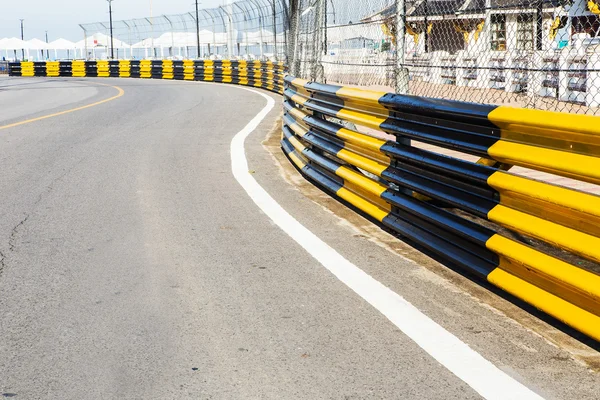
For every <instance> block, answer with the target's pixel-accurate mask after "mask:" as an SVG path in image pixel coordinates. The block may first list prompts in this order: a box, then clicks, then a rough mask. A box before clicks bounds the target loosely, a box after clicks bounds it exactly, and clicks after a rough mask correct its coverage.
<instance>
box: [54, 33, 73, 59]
mask: <svg viewBox="0 0 600 400" xmlns="http://www.w3.org/2000/svg"><path fill="white" fill-rule="evenodd" d="M48 48H49V49H54V58H56V59H58V50H66V51H67V58H71V57H70V52H71V51H73V53H74V55H75V53H76V49H77V47H76V46H75V43H73V42H71V41H70V40H66V39H63V38H60V39H56V40H55V41H53V42H50V43H48Z"/></svg>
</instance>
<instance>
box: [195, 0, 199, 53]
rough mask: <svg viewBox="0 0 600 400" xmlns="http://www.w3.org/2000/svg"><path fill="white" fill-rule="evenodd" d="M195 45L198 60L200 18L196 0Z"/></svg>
mask: <svg viewBox="0 0 600 400" xmlns="http://www.w3.org/2000/svg"><path fill="white" fill-rule="evenodd" d="M196 45H197V46H198V60H199V59H200V16H199V14H198V0H196Z"/></svg>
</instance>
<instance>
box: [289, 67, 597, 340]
mask: <svg viewBox="0 0 600 400" xmlns="http://www.w3.org/2000/svg"><path fill="white" fill-rule="evenodd" d="M344 122H350V123H352V124H354V125H353V126H351V127H348V126H349V125H348V124H347V123H346V124H344ZM356 126H359V128H356V129H354V127H356ZM361 127H362V128H368V129H361ZM371 130H377V131H380V132H385V133H387V134H389V135H393V136H395V137H396V140H383V139H380V138H378V137H376V136H373V135H370V134H367V133H365V132H372V131H371ZM382 137H384V136H382ZM403 139H412V140H415V141H420V142H425V143H429V144H433V145H436V146H439V147H444V148H447V149H452V150H457V151H460V152H463V153H467V154H471V155H477V156H481V157H483V159H482V161H484V162H479V163H473V162H468V161H464V160H461V159H457V158H453V157H449V156H446V155H441V154H438V153H435V152H432V151H427V150H423V149H419V148H416V147H413V146H410V145H407V144H405V143H406V140H403ZM281 145H282V148H283V150H284V151H285V153H286V154H287V155H288V157H289V159H290V160H291V161H292V162H293V164H295V166H296V167H297V168H298V169H299V170H300V171H301V172H302V173H303V174H304V175H305V176H306V177H307V178H309V179H310V180H311V181H313V182H314V183H315V184H317V185H318V186H320V187H322V188H323V189H325V190H326V191H329V192H330V193H331V194H333V195H335V196H336V197H338V198H340V199H342V200H343V201H345V202H346V203H347V204H350V205H351V206H353V207H354V208H355V209H358V210H359V211H361V212H362V213H363V214H365V215H367V216H369V217H370V218H372V219H374V220H376V221H378V222H379V223H380V224H382V225H383V226H385V227H386V228H387V229H389V230H391V231H392V232H394V233H395V234H397V235H400V236H402V237H404V238H408V239H409V240H410V241H412V242H414V243H416V244H418V245H420V246H422V247H423V248H425V249H427V250H428V251H430V252H431V253H433V254H434V255H436V256H437V257H438V258H440V259H442V260H444V261H445V262H447V263H449V264H451V265H453V266H455V267H458V268H460V269H461V270H463V271H464V272H466V273H467V274H470V275H472V276H476V277H479V278H483V279H485V280H487V281H489V282H491V283H492V284H494V285H495V286H497V287H499V288H501V289H503V290H505V291H506V292H508V293H510V294H512V295H514V296H516V297H518V298H520V299H522V300H524V301H525V302H527V303H529V304H531V305H533V306H535V307H536V308H538V309H540V310H542V311H544V312H545V313H547V314H549V315H551V316H553V317H555V318H557V319H558V320H560V321H562V322H564V323H566V324H567V325H570V326H571V327H573V328H575V329H577V330H579V331H580V332H582V333H584V334H586V335H588V336H589V337H591V338H593V339H595V340H597V341H600V275H597V274H596V273H594V272H592V271H593V270H594V269H596V270H597V271H600V268H582V267H580V266H579V265H580V264H582V263H583V264H584V265H587V264H586V263H589V264H590V265H592V266H596V267H597V266H598V264H597V263H600V197H598V196H595V195H593V194H589V193H584V192H580V191H576V190H572V189H568V188H565V187H560V186H555V185H552V184H549V183H545V182H541V181H537V180H533V179H528V178H525V177H523V176H518V175H514V174H511V173H509V172H507V171H506V169H507V165H508V167H510V166H511V165H518V166H522V167H526V168H530V169H534V170H539V171H544V172H550V173H552V174H556V175H562V176H566V177H570V178H573V179H577V180H581V181H585V182H591V183H594V184H598V183H600V118H597V117H591V116H583V115H570V114H560V113H553V112H545V111H536V110H524V109H514V108H508V107H498V106H488V105H481V104H469V103H461V102H456V101H446V100H436V99H426V98H421V97H413V96H401V95H396V94H390V93H383V92H374V91H365V90H360V89H355V88H348V87H342V86H334V85H325V84H320V83H314V82H308V81H305V80H301V79H297V78H293V77H290V76H288V77H286V78H285V91H284V123H283V136H282V141H281ZM450 209H455V210H456V209H458V210H460V212H451V211H449V210H450ZM501 232H503V233H501ZM531 239H533V241H532V240H531ZM536 241H538V243H537V244H536V245H535V246H534V245H532V243H536ZM578 260H581V261H582V262H578Z"/></svg>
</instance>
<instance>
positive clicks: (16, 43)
mask: <svg viewBox="0 0 600 400" xmlns="http://www.w3.org/2000/svg"><path fill="white" fill-rule="evenodd" d="M2 48H3V49H5V50H21V49H25V50H29V49H31V47H30V45H29V43H27V42H26V41H24V40H21V39H17V38H15V37H13V38H8V39H2Z"/></svg>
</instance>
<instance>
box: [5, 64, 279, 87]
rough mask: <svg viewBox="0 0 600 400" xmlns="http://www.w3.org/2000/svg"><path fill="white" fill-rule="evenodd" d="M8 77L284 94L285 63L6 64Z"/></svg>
mask: <svg viewBox="0 0 600 400" xmlns="http://www.w3.org/2000/svg"><path fill="white" fill-rule="evenodd" d="M9 74H10V75H11V76H25V77H32V76H45V77H79V78H82V77H115V78H119V77H120V78H146V79H176V80H191V81H205V82H221V83H232V84H238V85H245V86H253V87H258V88H262V89H267V90H270V91H272V92H275V93H280V94H281V93H283V74H284V66H283V63H281V62H271V61H243V60H241V61H237V60H236V61H228V60H215V61H212V60H179V61H172V60H100V61H35V62H32V61H30V62H17V63H10V64H9Z"/></svg>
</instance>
